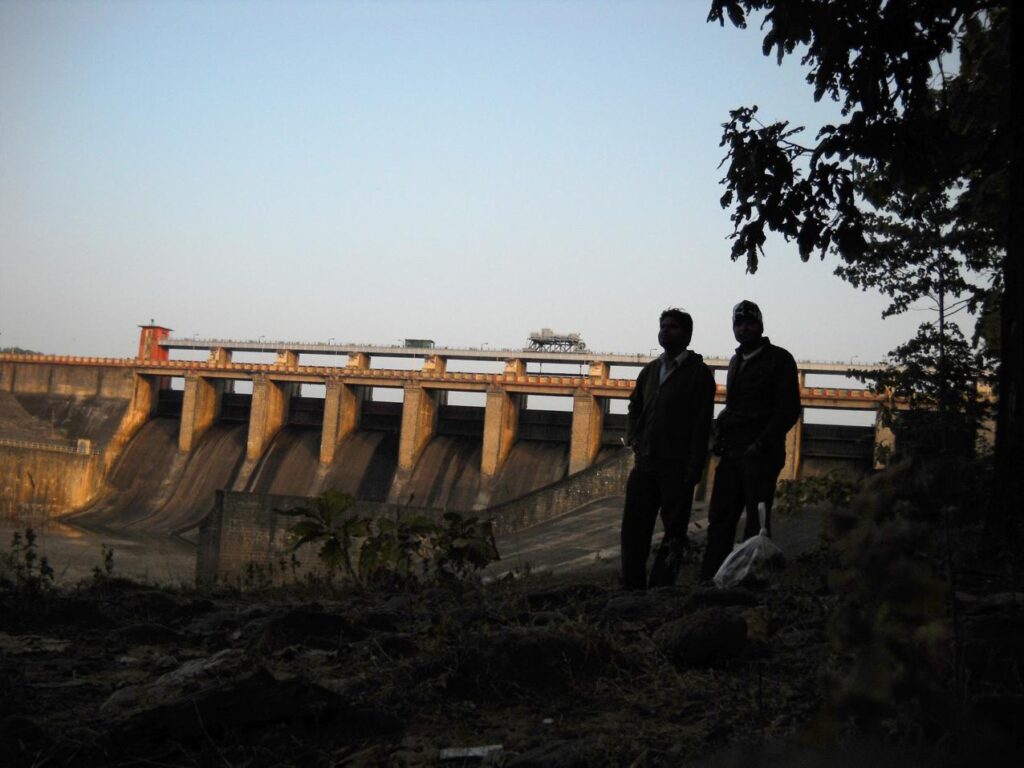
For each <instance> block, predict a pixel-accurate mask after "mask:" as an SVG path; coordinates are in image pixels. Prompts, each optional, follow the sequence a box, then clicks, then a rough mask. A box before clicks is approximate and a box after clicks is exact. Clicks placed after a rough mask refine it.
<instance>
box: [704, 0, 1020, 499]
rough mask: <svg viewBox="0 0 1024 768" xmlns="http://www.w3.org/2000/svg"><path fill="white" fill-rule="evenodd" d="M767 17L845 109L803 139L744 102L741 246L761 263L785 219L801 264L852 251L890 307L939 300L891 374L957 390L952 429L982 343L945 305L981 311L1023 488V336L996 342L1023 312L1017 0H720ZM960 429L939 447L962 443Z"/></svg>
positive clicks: (865, 280)
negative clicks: (1017, 255)
mask: <svg viewBox="0 0 1024 768" xmlns="http://www.w3.org/2000/svg"><path fill="white" fill-rule="evenodd" d="M761 14H763V24H762V28H763V29H764V30H765V35H764V39H763V51H764V53H765V54H766V55H767V54H769V53H770V52H772V51H774V52H775V54H776V57H777V59H778V61H779V62H780V63H781V61H782V59H783V58H784V57H785V56H787V55H790V54H793V53H794V52H795V51H796V50H797V49H798V48H799V49H800V50H801V52H802V57H801V63H802V64H803V65H805V66H806V67H807V81H808V83H809V84H810V85H811V86H812V87H813V96H814V99H815V100H816V101H817V100H821V99H822V98H825V97H827V98H829V99H831V100H832V101H834V102H836V103H838V105H839V107H840V112H841V117H842V119H841V120H840V121H838V122H837V123H836V124H834V125H826V126H824V127H823V128H822V129H821V130H820V131H819V132H818V134H817V136H816V137H814V139H813V140H812V141H810V142H807V143H805V144H801V143H799V141H800V138H801V133H802V132H803V129H802V128H800V127H794V126H791V125H790V124H789V123H788V122H785V121H779V122H774V123H769V124H767V125H765V124H762V123H761V122H760V121H759V119H758V108H757V107H756V106H751V107H741V108H738V109H735V110H733V111H732V112H731V113H730V120H729V122H727V123H726V124H725V126H724V131H723V135H722V145H723V146H724V147H726V151H727V154H726V157H725V159H724V160H723V163H725V164H726V166H727V170H726V175H725V178H724V179H723V184H724V185H725V187H726V191H725V194H724V195H723V196H722V200H721V203H722V206H723V207H726V208H731V210H732V214H731V218H732V222H733V225H734V230H733V234H732V237H733V244H732V258H733V259H734V260H736V259H740V258H743V259H745V261H746V264H747V269H748V271H750V272H755V271H756V270H757V267H758V260H759V257H760V256H763V244H764V242H765V239H766V233H767V231H773V232H777V233H779V234H781V235H782V236H783V237H784V238H785V239H786V240H790V241H796V243H797V246H798V249H799V253H800V257H801V258H802V259H803V260H804V261H806V260H808V259H809V258H810V257H811V256H812V255H817V256H819V257H820V258H822V259H824V258H825V257H826V255H829V254H832V255H836V256H838V257H839V260H840V265H839V267H838V268H837V270H836V273H837V274H838V275H839V276H840V277H842V278H843V279H845V280H848V281H849V282H851V283H852V284H853V285H855V286H858V287H860V288H863V289H866V288H877V289H878V290H880V291H882V292H883V293H884V294H886V295H888V296H889V297H890V299H891V303H890V305H889V306H888V308H887V309H886V311H885V313H884V314H885V315H886V316H888V315H891V314H895V313H899V312H903V311H906V310H907V309H910V308H912V307H914V306H915V305H916V304H917V303H919V302H920V301H922V300H931V301H932V302H933V305H934V308H935V309H936V310H937V311H938V313H939V319H938V325H937V327H928V324H926V325H925V326H922V328H921V329H920V330H919V332H918V338H917V339H914V340H911V341H910V342H908V344H907V345H904V346H903V347H900V348H897V349H896V350H894V351H893V353H891V358H892V359H893V361H894V362H895V363H897V364H898V365H906V368H907V369H908V370H909V372H908V371H907V370H905V371H898V370H897V371H890V372H887V374H886V375H889V376H891V377H893V376H894V377H898V378H899V379H901V380H902V382H904V383H907V384H910V381H909V379H910V376H911V372H913V373H915V374H916V375H917V376H918V377H919V382H920V383H919V384H914V385H912V386H910V388H911V389H917V390H918V391H919V392H920V389H922V388H923V389H927V388H928V387H932V388H933V389H939V388H944V391H942V392H940V393H938V399H937V400H933V401H932V402H931V403H927V404H925V403H922V404H923V405H925V408H926V409H932V408H937V409H938V410H939V411H940V412H941V413H942V416H941V418H939V419H938V420H937V421H938V423H939V425H940V428H941V430H945V429H947V428H948V427H950V424H949V420H950V417H949V411H951V410H952V409H951V408H947V405H950V404H952V405H953V406H955V407H959V406H960V405H962V404H964V403H968V402H969V401H970V398H971V396H972V394H973V383H971V384H969V385H967V386H965V387H958V386H956V384H957V382H956V381H955V376H954V375H953V370H952V369H953V368H954V367H955V366H958V365H963V364H965V363H967V362H968V361H972V362H973V361H974V359H975V358H976V355H974V353H973V352H970V351H966V350H964V349H963V345H962V344H961V338H960V337H959V335H958V334H959V331H958V330H957V329H955V327H954V326H952V325H951V324H950V323H948V322H947V321H948V318H950V317H951V316H952V315H954V314H955V313H956V312H958V311H961V310H964V311H966V312H968V313H971V314H976V315H980V320H979V322H978V324H977V326H976V330H975V341H976V342H977V341H979V340H983V341H984V342H985V349H986V351H987V352H988V353H999V354H1000V355H1001V356H1002V359H1001V363H1002V364H1001V366H1000V382H999V391H1000V403H1001V406H1000V417H999V419H1000V420H999V427H998V432H999V435H997V461H998V462H999V466H1000V467H1001V471H1000V473H999V474H998V475H997V479H998V481H999V482H1000V483H1001V484H1003V485H1006V487H1007V488H1008V487H1010V485H1011V484H1013V483H1014V482H1016V484H1017V485H1016V486H1015V487H1019V477H1018V479H1017V480H1016V481H1014V480H1013V479H1012V477H1011V476H1016V475H1019V473H1015V472H1013V471H1012V461H1011V460H1009V459H1007V458H1006V456H1010V455H1011V454H1012V455H1013V456H1018V455H1019V452H1020V444H1019V441H1020V435H1019V432H1020V422H1019V416H1017V415H1015V414H1018V413H1019V409H1018V408H1015V407H1014V405H1013V403H1015V402H1019V396H1020V395H1019V393H1020V386H1019V384H1020V381H1019V379H1020V359H1019V358H1020V350H1019V349H1018V347H1019V344H1014V343H1011V341H1010V340H1009V338H1007V340H1006V341H1004V342H1003V343H1000V337H1001V336H1007V337H1008V336H1009V335H1015V338H1016V335H1018V334H1019V332H1020V330H1019V323H1014V322H1011V320H1012V318H1011V313H1016V314H1019V312H1020V310H1019V303H1020V297H1019V291H1020V279H1019V274H1018V272H1016V271H1014V270H1015V267H1014V259H1013V258H1012V257H1011V256H1010V255H1009V254H1008V247H1009V230H1010V227H1011V226H1012V221H1013V220H1012V217H1010V216H1008V215H1007V212H1008V211H1009V203H1010V183H1011V173H1010V169H1011V161H1012V158H1013V157H1014V156H1015V154H1014V153H1015V148H1014V140H1013V131H1012V127H1013V123H1012V112H1013V110H1012V108H1011V105H1012V98H1011V82H1012V79H1011V77H1010V71H1011V70H1010V26H1011V24H1010V21H1011V7H1010V4H1009V3H1007V2H1005V0H1004V1H1001V0H935V2H929V3H918V2H911V1H910V0H867V1H865V0H712V4H711V10H710V14H709V17H708V18H709V21H718V22H719V23H720V24H722V25H724V23H725V19H726V18H727V17H728V19H729V21H730V22H731V23H732V24H733V25H735V26H738V27H745V26H746V24H747V19H748V16H751V15H761ZM1000 314H1001V315H1002V319H1001V321H1000V322H999V323H997V322H996V318H997V317H998V316H999V315H1000ZM997 325H998V326H999V328H1000V331H1001V332H1000V333H996V332H995V329H996V326H997ZM925 336H927V337H929V338H928V339H924V338H923V337H925ZM925 341H927V343H924V342H925ZM926 350H928V351H929V352H930V353H932V354H933V356H932V358H931V360H930V361H928V364H926V365H923V366H919V365H916V364H908V361H907V360H905V359H904V358H903V355H904V354H905V353H910V354H918V355H919V356H920V354H921V353H923V352H924V351H926ZM951 353H958V354H960V357H959V358H956V359H953V358H952V357H951ZM1011 358H1012V360H1011ZM986 363H987V361H986ZM982 367H983V366H982ZM936 385H937V386H936ZM921 420H923V421H929V420H931V421H936V420H935V419H929V417H928V416H923V417H921ZM952 431H953V433H954V435H953V437H952V438H950V437H948V436H947V437H944V438H943V440H942V441H941V442H940V444H942V445H943V447H946V445H947V444H949V443H954V444H955V443H957V442H958V440H959V438H958V437H957V436H956V433H957V430H956V429H953V430H952ZM1008 441H1009V442H1008ZM1000 457H1002V458H1000ZM1003 498H1004V499H1006V498H1010V499H1012V494H1004V495H1003ZM1004 506H1006V511H1007V512H1009V507H1008V505H1006V504H1005V502H1004Z"/></svg>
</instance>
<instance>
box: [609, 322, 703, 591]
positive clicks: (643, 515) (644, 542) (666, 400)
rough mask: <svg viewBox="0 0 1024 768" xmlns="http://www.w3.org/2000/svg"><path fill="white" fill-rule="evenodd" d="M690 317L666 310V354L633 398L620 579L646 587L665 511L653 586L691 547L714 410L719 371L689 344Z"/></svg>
mask: <svg viewBox="0 0 1024 768" xmlns="http://www.w3.org/2000/svg"><path fill="white" fill-rule="evenodd" d="M692 335H693V318H691V317H690V315H689V314H687V313H686V312H683V311H682V310H680V309H666V310H665V311H664V312H662V313H661V318H660V328H659V331H658V343H659V344H660V345H661V346H662V348H663V349H664V350H665V352H664V353H663V354H662V355H661V356H660V357H658V358H657V359H655V360H653V361H651V362H650V363H648V364H647V365H646V366H644V368H643V370H641V371H640V375H639V376H637V379H636V386H635V387H634V388H633V394H632V395H630V398H629V419H628V426H627V438H626V439H627V443H628V444H629V445H630V446H631V447H632V448H633V452H634V455H635V459H636V460H635V463H634V466H633V471H632V472H630V475H629V479H628V480H627V481H626V502H625V506H624V508H623V510H622V537H621V544H622V585H623V587H625V588H626V589H644V588H645V587H646V586H647V583H648V580H647V557H648V555H649V554H650V551H651V536H652V535H653V533H654V524H655V522H656V520H657V517H658V511H659V510H660V511H661V522H662V525H663V527H664V529H665V534H664V536H663V537H662V544H661V548H660V549H659V551H658V556H657V558H656V559H655V563H654V565H653V566H652V568H651V577H650V585H651V586H662V585H666V584H671V583H673V582H674V581H675V578H676V571H677V569H678V566H679V560H680V557H681V556H682V553H683V551H684V550H685V548H686V546H687V539H686V529H687V528H688V527H689V524H690V508H691V506H692V505H693V489H694V486H695V485H696V484H697V481H698V480H699V479H700V476H701V473H702V472H703V470H704V461H705V459H706V458H707V452H708V435H709V434H710V432H711V418H712V415H713V413H714V400H715V377H714V375H713V374H712V373H711V369H710V368H708V366H707V365H705V364H704V360H703V358H702V357H701V356H700V355H698V354H697V353H696V352H693V351H691V350H688V349H687V346H688V345H689V343H690V338H691V336H692Z"/></svg>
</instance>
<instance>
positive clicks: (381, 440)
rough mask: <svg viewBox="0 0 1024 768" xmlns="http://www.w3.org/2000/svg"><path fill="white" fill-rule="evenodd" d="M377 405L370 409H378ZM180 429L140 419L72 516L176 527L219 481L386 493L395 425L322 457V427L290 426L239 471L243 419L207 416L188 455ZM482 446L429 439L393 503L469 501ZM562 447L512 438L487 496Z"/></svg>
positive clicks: (539, 467) (241, 486)
mask: <svg viewBox="0 0 1024 768" xmlns="http://www.w3.org/2000/svg"><path fill="white" fill-rule="evenodd" d="M377 405H378V406H379V405H381V404H377ZM388 405H398V404H388ZM380 410H381V409H380V408H379V407H378V408H377V409H376V411H377V413H378V414H379V412H380ZM396 415H397V413H396ZM180 427H181V422H180V418H175V417H169V416H157V417H155V418H153V419H151V420H150V421H148V422H146V423H145V424H144V425H143V426H142V428H141V429H139V430H138V432H137V433H136V434H135V436H134V437H133V438H132V439H131V441H130V442H129V444H128V446H127V447H126V449H125V450H124V452H123V454H122V456H121V457H120V459H119V461H118V462H117V463H116V464H115V465H114V467H113V469H112V471H111V473H110V476H109V477H108V478H107V483H106V485H107V489H106V491H105V492H104V493H103V494H102V495H101V497H100V498H99V499H98V500H97V501H96V502H94V503H92V504H91V505H89V506H87V508H85V509H84V510H82V511H80V512H78V513H77V514H75V515H74V516H73V519H74V521H75V522H76V523H78V524H81V525H85V526H87V527H90V528H110V529H130V530H145V531H147V532H151V533H181V532H183V531H186V530H189V529H191V528H194V527H195V526H196V525H197V524H198V523H199V522H200V521H201V520H202V519H203V518H204V517H205V516H206V515H207V514H208V513H209V511H210V510H211V509H212V507H213V500H214V495H215V492H216V491H217V490H221V489H234V490H235V491H241V492H247V493H255V494H260V495H266V494H272V495H275V496H294V497H309V496H316V495H318V494H320V493H322V492H323V491H324V490H327V489H334V490H340V491H343V492H345V493H349V494H352V495H353V496H355V497H356V498H358V499H360V500H362V501H368V502H378V503H384V502H386V501H387V500H388V498H389V496H390V495H391V489H392V486H393V483H394V479H395V474H396V469H397V466H398V435H397V432H395V431H383V430H378V431H375V430H357V431H355V432H353V433H351V434H350V435H348V436H347V437H345V438H344V439H343V440H342V442H341V444H340V445H339V446H338V450H337V452H336V454H335V457H334V460H333V461H332V462H331V463H330V464H327V465H323V464H321V463H320V461H319V446H320V428H319V427H313V426H307V425H295V424H288V425H285V426H283V427H282V428H281V429H280V430H279V431H278V432H277V434H276V435H275V436H274V437H273V438H272V439H271V441H270V443H269V445H268V447H267V450H266V452H265V453H264V455H263V457H262V458H261V459H260V460H259V461H258V462H256V463H255V465H253V466H252V467H251V471H250V472H249V474H248V476H246V475H245V469H246V462H245V450H246V425H245V424H244V423H241V422H231V421H225V422H218V423H216V424H214V425H213V426H211V427H210V428H209V429H208V430H207V431H206V432H205V433H204V434H203V435H202V437H201V438H199V440H198V442H197V444H196V446H195V448H194V449H193V450H192V451H191V452H188V453H185V452H182V451H180V450H179V449H178V434H179V431H180ZM480 451H481V444H480V440H479V438H473V437H466V436H452V435H437V436H435V437H433V438H432V439H431V440H430V442H429V443H428V444H427V446H426V447H425V448H424V450H423V452H422V454H421V456H420V458H419V460H418V461H417V463H416V466H415V469H414V470H413V472H412V474H411V477H410V478H409V480H408V481H407V482H406V483H405V484H404V486H403V498H402V499H401V502H402V503H403V504H409V505H412V506H416V507H431V508H435V509H454V510H462V511H468V510H471V509H473V508H474V506H475V505H476V503H477V501H478V499H479V496H480V492H481V482H480V480H481V479H480V472H479V463H480ZM568 452H569V446H568V442H567V441H565V440H563V441H541V440H523V441H520V442H518V443H517V444H516V445H515V446H514V447H513V449H512V451H511V452H510V454H509V457H508V460H507V461H506V462H505V464H504V466H503V467H502V470H501V472H500V473H499V475H498V480H497V484H496V485H497V490H496V491H495V493H494V494H492V499H493V501H492V503H498V502H501V501H506V500H508V499H510V498H514V497H516V496H521V495H523V494H525V493H530V492H531V491H534V490H536V489H537V488H540V487H543V486H548V485H550V484H552V483H555V482H557V481H559V480H561V479H563V478H564V477H565V475H566V473H567V471H568Z"/></svg>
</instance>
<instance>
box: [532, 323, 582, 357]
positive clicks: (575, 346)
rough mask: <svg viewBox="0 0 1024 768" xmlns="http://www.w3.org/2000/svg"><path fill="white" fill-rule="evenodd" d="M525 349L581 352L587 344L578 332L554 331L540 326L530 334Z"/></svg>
mask: <svg viewBox="0 0 1024 768" xmlns="http://www.w3.org/2000/svg"><path fill="white" fill-rule="evenodd" d="M528 341H529V343H530V345H529V346H528V347H527V349H531V350H543V351H545V352H582V351H583V350H585V349H586V348H587V345H586V344H585V343H584V342H583V339H581V338H580V335H579V334H578V333H555V332H554V331H553V330H551V329H550V328H541V329H540V330H539V331H534V332H533V333H531V334H530V338H529V340H528Z"/></svg>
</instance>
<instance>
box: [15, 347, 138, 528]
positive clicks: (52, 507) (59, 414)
mask: <svg viewBox="0 0 1024 768" xmlns="http://www.w3.org/2000/svg"><path fill="white" fill-rule="evenodd" d="M153 386H154V382H153V381H151V380H148V379H146V378H145V377H142V376H137V375H136V374H135V373H134V371H133V370H132V369H131V368H129V367H112V366H104V365H82V364H76V365H61V364H54V363H52V362H32V361H31V360H28V361H18V362H12V361H3V362H0V394H3V396H4V397H6V398H9V402H8V405H9V406H11V407H9V408H8V409H7V416H8V419H14V422H13V423H9V422H8V421H5V420H4V419H2V418H0V517H4V518H8V519H22V520H25V521H31V520H34V519H39V518H50V517H55V516H57V515H61V514H65V513H68V512H72V511H75V510H79V509H82V508H83V507H86V506H88V505H89V504H90V503H92V502H93V501H94V500H95V499H96V498H97V497H98V496H99V495H100V494H101V493H102V492H103V490H104V488H105V485H104V481H105V478H106V476H107V473H108V472H109V471H110V470H111V468H112V467H113V465H114V463H115V461H116V460H117V458H118V457H119V456H120V454H121V452H122V450H123V449H124V447H125V445H127V443H128V441H129V440H130V439H131V437H132V436H133V435H134V434H135V432H136V431H137V430H138V429H139V427H141V426H142V424H143V423H145V421H146V419H147V418H149V414H150V412H151V410H152V403H153ZM18 398H20V400H18ZM21 404H24V405H25V408H28V409H29V410H25V408H22V407H21ZM33 404H34V405H33ZM29 411H31V413H30V412H29ZM19 420H20V421H19ZM24 424H28V425H29V426H30V427H31V429H30V430H29V431H35V432H38V433H39V434H41V435H42V434H46V435H48V438H47V439H46V440H42V439H37V440H25V439H18V436H19V435H21V433H22V432H24V429H19V426H24ZM5 431H6V432H8V433H9V434H5ZM46 443H52V444H46Z"/></svg>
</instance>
